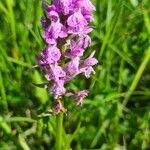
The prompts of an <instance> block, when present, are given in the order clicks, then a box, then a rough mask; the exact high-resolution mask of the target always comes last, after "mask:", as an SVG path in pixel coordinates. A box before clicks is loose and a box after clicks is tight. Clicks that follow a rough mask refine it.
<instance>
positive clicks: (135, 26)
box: [0, 0, 150, 150]
mask: <svg viewBox="0 0 150 150" xmlns="http://www.w3.org/2000/svg"><path fill="white" fill-rule="evenodd" d="M93 2H94V3H95V5H96V7H97V11H96V12H95V13H94V17H95V21H94V23H93V24H92V26H94V28H95V29H94V31H93V32H92V33H91V37H92V41H93V42H92V45H91V48H90V49H89V51H90V50H92V49H95V50H96V57H97V58H98V60H99V64H98V65H97V66H96V67H95V70H96V75H94V76H92V78H91V79H88V80H86V79H83V78H81V77H79V78H77V79H75V80H74V81H73V82H72V83H70V84H69V85H67V86H70V87H71V88H73V89H85V88H86V89H89V91H90V93H89V97H88V98H87V99H86V100H85V103H84V105H83V107H81V108H76V107H75V105H74V104H73V103H72V102H71V101H70V100H67V99H66V100H65V105H69V106H68V107H69V110H68V113H67V115H64V116H62V115H61V116H57V117H56V116H51V115H50V113H49V112H48V111H49V109H50V108H51V106H52V105H53V101H54V100H53V99H52V97H51V96H50V95H49V94H48V92H47V91H46V90H45V89H41V88H37V87H34V86H33V84H32V83H37V84H40V83H42V82H45V80H44V79H43V78H42V76H41V72H40V71H39V70H37V69H31V67H32V66H34V65H36V55H37V54H38V53H39V51H40V50H41V49H42V48H43V47H44V44H43V41H42V39H41V35H40V34H41V33H40V32H42V29H41V25H40V17H41V16H42V9H41V1H40V0H1V1H0V150H15V149H18V150H20V149H24V150H44V149H57V150H59V149H62V150H69V149H71V148H72V149H75V150H83V149H101V150H113V149H114V150H117V149H119V150H127V149H129V150H130V149H131V150H134V149H138V150H146V149H149V148H150V75H149V74H150V63H149V61H150V7H149V6H150V1H149V0H141V1H140V0H107V1H106V0H93Z"/></svg>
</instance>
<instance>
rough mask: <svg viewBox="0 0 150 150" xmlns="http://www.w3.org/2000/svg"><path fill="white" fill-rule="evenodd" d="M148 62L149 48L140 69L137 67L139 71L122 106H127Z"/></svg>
mask: <svg viewBox="0 0 150 150" xmlns="http://www.w3.org/2000/svg"><path fill="white" fill-rule="evenodd" d="M149 60H150V47H149V48H148V50H147V52H146V54H145V57H144V59H143V62H142V63H141V65H140V67H139V69H138V71H137V73H136V75H135V78H134V80H133V82H132V84H131V86H130V88H129V90H128V92H127V94H126V96H125V99H124V101H123V106H126V105H127V103H128V100H129V98H130V96H131V95H132V93H133V91H134V90H135V88H136V86H137V84H138V82H139V80H140V78H141V76H142V74H143V72H144V70H145V68H146V66H147V64H148V62H149Z"/></svg>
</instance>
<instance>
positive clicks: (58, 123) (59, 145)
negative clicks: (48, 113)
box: [56, 114, 63, 150]
mask: <svg viewBox="0 0 150 150" xmlns="http://www.w3.org/2000/svg"><path fill="white" fill-rule="evenodd" d="M62 133H63V114H58V115H57V116H56V150H62Z"/></svg>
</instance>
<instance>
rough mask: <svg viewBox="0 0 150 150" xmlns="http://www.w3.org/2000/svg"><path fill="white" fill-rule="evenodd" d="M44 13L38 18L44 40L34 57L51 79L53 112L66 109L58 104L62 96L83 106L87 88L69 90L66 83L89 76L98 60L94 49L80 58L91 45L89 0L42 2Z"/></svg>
mask: <svg viewBox="0 0 150 150" xmlns="http://www.w3.org/2000/svg"><path fill="white" fill-rule="evenodd" d="M43 8H44V12H45V16H43V17H42V18H41V23H42V26H43V28H44V33H43V39H44V41H45V43H46V46H45V48H44V49H43V51H42V52H41V53H40V54H39V55H38V57H37V60H38V64H39V66H40V68H41V70H42V71H43V73H44V76H45V77H46V79H47V80H48V81H49V82H51V85H50V86H48V87H47V88H48V90H49V91H50V93H51V94H52V95H53V97H54V99H55V100H56V105H55V106H54V108H53V111H54V112H56V113H59V112H65V111H66V109H65V108H64V107H63V105H62V103H61V99H62V97H63V96H68V97H70V98H72V99H74V100H75V102H76V104H77V105H82V103H83V99H84V98H85V97H86V96H87V95H88V91H87V90H82V91H79V92H70V90H69V89H66V88H65V84H66V83H67V82H69V81H71V80H73V79H74V78H75V77H76V76H77V75H79V74H83V76H85V77H86V78H89V77H90V75H91V74H95V71H94V69H93V66H94V65H95V64H97V63H98V61H97V60H96V59H95V58H94V54H95V51H93V52H92V53H91V54H90V55H89V56H88V57H87V58H86V59H83V55H84V53H85V50H86V49H87V48H88V47H89V45H90V44H91V38H90V36H89V35H88V34H89V33H90V32H91V31H92V30H93V29H92V27H90V26H89V25H88V24H89V22H92V21H93V17H92V11H95V7H94V5H93V4H92V3H91V0H53V1H52V3H51V4H46V3H43Z"/></svg>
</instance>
